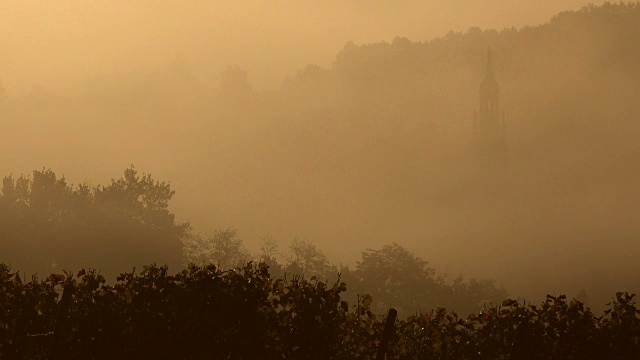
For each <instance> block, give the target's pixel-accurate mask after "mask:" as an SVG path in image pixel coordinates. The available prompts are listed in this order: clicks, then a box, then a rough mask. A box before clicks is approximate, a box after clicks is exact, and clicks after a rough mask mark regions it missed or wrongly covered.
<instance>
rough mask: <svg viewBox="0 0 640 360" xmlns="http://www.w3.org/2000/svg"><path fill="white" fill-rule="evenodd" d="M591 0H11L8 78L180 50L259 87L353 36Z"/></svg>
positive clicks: (4, 38) (115, 65) (503, 18)
mask: <svg viewBox="0 0 640 360" xmlns="http://www.w3.org/2000/svg"><path fill="white" fill-rule="evenodd" d="M601 2H602V1H596V4H597V3H601ZM587 3H589V2H588V1H587V0H553V1H550V0H544V1H535V2H533V1H527V2H518V1H510V0H488V1H479V0H452V1H429V0H427V1H419V0H404V1H390V0H372V1H364V0H349V1H320V0H302V1H301V0H296V1H290V0H289V1H285V0H273V1H246V0H240V1H215V0H211V1H207V0H182V1H173V0H163V1H158V0H137V1H130V0H127V1H123V0H111V1H106V0H96V1H79V0H65V1H49V0H3V1H2V11H0V43H1V44H2V51H0V80H1V81H3V83H4V86H5V87H6V88H7V89H8V90H9V93H10V94H11V93H20V92H25V91H29V90H30V89H31V88H32V87H33V86H35V85H39V86H40V87H42V88H43V89H45V90H49V91H53V92H69V91H72V92H73V91H75V92H77V91H81V84H82V82H83V81H85V80H87V79H89V78H91V77H94V76H98V75H109V74H112V73H125V74H126V73H130V72H136V73H139V72H152V71H156V70H161V69H163V68H164V67H165V66H166V65H167V64H168V63H169V62H171V61H172V59H175V58H176V57H179V58H180V59H183V60H184V61H185V62H187V63H188V64H189V65H191V66H192V69H193V70H194V72H195V73H196V75H197V76H198V77H199V78H201V79H203V81H205V82H209V83H211V84H215V82H216V81H217V76H218V74H219V73H220V71H221V70H223V69H224V68H225V67H226V66H227V65H229V64H236V65H240V66H241V67H243V68H245V69H246V70H247V71H248V73H249V78H250V81H251V82H252V84H253V85H254V88H256V89H257V90H270V89H276V88H278V87H279V85H280V84H281V83H282V81H283V80H284V79H285V78H286V77H287V76H292V75H293V74H295V71H296V70H297V69H300V68H303V67H304V66H305V65H307V64H310V63H314V64H318V65H321V66H330V65H331V61H332V60H333V59H334V57H335V55H336V53H337V52H338V51H339V50H340V49H341V48H342V47H343V45H344V44H345V43H346V42H347V41H354V42H355V43H357V44H362V43H369V42H378V41H391V40H392V39H393V38H394V37H396V36H403V37H407V38H409V39H410V40H413V41H421V40H429V39H431V38H433V37H437V36H441V35H444V34H446V33H447V32H448V31H450V30H454V31H464V30H466V29H468V28H469V27H471V26H479V27H481V28H497V29H502V28H504V27H511V26H516V27H521V26H525V25H536V24H539V23H543V22H546V21H548V20H549V19H550V18H551V17H552V16H553V15H555V14H557V13H558V12H560V11H564V10H576V9H579V8H580V7H582V6H584V5H586V4H587Z"/></svg>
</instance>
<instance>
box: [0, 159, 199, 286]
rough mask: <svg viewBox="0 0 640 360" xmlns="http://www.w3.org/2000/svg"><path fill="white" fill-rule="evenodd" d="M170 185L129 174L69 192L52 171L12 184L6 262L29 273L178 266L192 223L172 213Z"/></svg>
mask: <svg viewBox="0 0 640 360" xmlns="http://www.w3.org/2000/svg"><path fill="white" fill-rule="evenodd" d="M173 194H174V192H173V191H172V190H171V188H170V186H169V184H168V183H165V182H159V181H157V180H154V179H153V178H152V177H151V175H149V174H143V175H142V176H141V175H139V174H138V172H137V171H136V169H135V168H134V167H133V166H132V167H130V168H128V169H126V170H125V171H124V176H123V177H122V178H120V179H117V180H115V179H114V180H112V181H111V183H110V184H108V185H106V186H89V185H87V184H80V185H77V186H72V185H70V184H68V183H67V182H66V180H65V178H64V177H62V178H58V177H57V176H56V174H55V173H54V172H53V171H52V170H42V171H34V172H33V176H32V177H29V176H24V175H21V176H20V177H17V178H15V177H13V176H7V177H5V178H4V179H3V181H2V188H1V192H0V243H1V244H2V258H3V259H2V260H3V261H5V262H9V263H10V265H12V266H13V267H14V268H20V269H21V270H23V271H28V272H29V273H34V272H39V273H41V274H49V273H50V272H52V271H57V270H56V267H57V266H60V267H61V268H63V269H69V268H75V269H79V268H82V267H87V266H95V267H98V268H100V269H102V270H103V271H105V272H106V273H108V274H114V275H116V274H117V270H116V269H122V268H123V267H124V268H131V267H132V266H135V265H143V264H146V263H151V262H153V261H158V262H162V263H166V264H169V265H171V266H177V265H180V263H181V260H182V239H183V238H184V237H186V236H187V235H188V234H189V229H190V228H189V224H188V223H178V222H176V220H175V216H174V215H173V213H171V212H170V211H169V200H170V199H171V197H172V196H173Z"/></svg>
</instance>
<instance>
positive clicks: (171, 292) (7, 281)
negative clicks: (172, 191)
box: [0, 263, 640, 359]
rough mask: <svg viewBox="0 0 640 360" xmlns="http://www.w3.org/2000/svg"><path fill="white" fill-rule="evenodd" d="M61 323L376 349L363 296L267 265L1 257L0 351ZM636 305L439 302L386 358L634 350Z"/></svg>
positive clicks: (108, 350)
mask: <svg viewBox="0 0 640 360" xmlns="http://www.w3.org/2000/svg"><path fill="white" fill-rule="evenodd" d="M63 286H66V289H67V290H65V291H69V292H70V293H71V294H72V295H71V300H70V306H69V310H68V313H67V314H63V316H61V317H60V320H59V323H58V324H57V329H58V335H59V336H60V337H59V338H60V339H61V340H60V349H61V350H62V351H63V353H64V354H65V359H114V358H126V359H142V358H155V359H205V358H206V359H258V358H260V359H354V358H360V359H372V358H374V356H375V354H376V351H377V347H378V345H379V343H380V340H381V337H382V330H383V324H384V322H383V321H384V318H383V317H382V316H376V315H375V314H374V313H373V312H372V311H371V302H372V298H371V296H361V297H359V302H358V303H357V304H355V306H352V308H351V309H350V307H349V306H348V304H347V303H346V302H345V301H343V300H341V294H342V293H343V292H344V291H345V290H346V284H345V283H344V282H340V281H338V282H336V283H335V284H333V285H328V284H325V283H323V282H321V281H319V280H318V279H317V278H311V279H310V280H307V279H304V278H301V277H294V278H292V279H276V278H273V277H271V276H270V275H269V272H268V266H266V265H265V264H264V263H261V264H259V265H257V266H255V265H252V264H248V265H246V266H245V267H244V268H238V269H236V270H229V271H221V270H220V269H218V268H217V267H215V266H213V265H209V266H205V267H197V266H190V267H189V268H188V269H186V270H183V271H182V272H180V273H178V274H176V275H170V274H169V273H168V271H167V268H166V267H157V266H155V265H154V266H148V267H145V268H144V270H143V271H142V272H140V273H139V274H135V273H124V274H121V275H120V276H119V277H118V281H117V283H116V284H115V285H108V284H106V283H105V279H104V277H103V276H101V275H99V274H98V273H97V272H95V271H88V272H87V271H84V270H82V271H80V272H79V273H78V274H77V276H74V275H73V274H67V275H66V276H65V275H51V276H49V277H47V278H46V279H44V280H37V279H32V280H31V281H24V280H23V279H21V278H20V276H19V275H18V274H17V273H12V272H11V271H10V269H9V268H8V267H7V266H5V265H2V266H0V310H2V311H0V357H1V358H3V359H5V358H7V359H11V358H15V359H22V358H34V359H38V358H45V357H46V355H47V352H48V351H49V349H50V341H51V338H52V337H51V336H34V335H38V334H46V333H48V332H50V331H51V330H52V329H53V328H54V326H56V324H55V319H56V315H57V312H58V309H59V305H58V304H57V301H58V299H59V298H60V293H61V289H62V288H63ZM639 314H640V311H639V310H638V309H637V308H636V305H635V300H634V296H633V295H629V294H627V293H618V294H616V297H615V299H613V301H612V302H611V304H610V308H609V309H608V310H607V311H605V314H604V315H602V316H596V315H594V314H593V313H592V312H591V311H590V310H589V309H588V308H585V307H584V305H583V304H582V303H580V302H578V301H575V300H573V301H568V300H567V299H566V298H565V297H564V296H548V297H547V299H546V301H545V302H544V303H543V304H542V305H541V306H534V305H531V304H523V303H520V302H518V301H515V300H505V301H504V302H503V303H502V304H501V305H499V306H494V307H488V308H486V309H484V310H483V311H482V312H480V313H479V314H477V315H471V316H469V317H468V318H466V319H465V318H462V317H459V316H458V315H456V314H455V313H450V312H447V311H446V310H445V309H442V308H440V309H437V310H432V311H429V312H423V313H421V314H419V315H416V316H412V317H409V318H406V319H404V320H400V321H397V322H396V324H395V331H394V335H393V336H392V337H391V339H390V348H389V351H388V355H387V359H416V358H422V359H507V358H517V359H529V358H530V359H592V358H597V359H637V358H638V357H639V356H640V315H639Z"/></svg>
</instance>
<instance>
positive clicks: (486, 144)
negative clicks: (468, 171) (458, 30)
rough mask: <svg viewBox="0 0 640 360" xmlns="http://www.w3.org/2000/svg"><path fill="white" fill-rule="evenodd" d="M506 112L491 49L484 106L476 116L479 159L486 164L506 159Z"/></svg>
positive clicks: (496, 164) (482, 99)
mask: <svg viewBox="0 0 640 360" xmlns="http://www.w3.org/2000/svg"><path fill="white" fill-rule="evenodd" d="M504 118H505V117H504V112H502V113H501V112H500V87H499V86H498V82H497V81H496V79H495V77H494V76H493V64H492V62H491V49H487V70H486V72H485V74H484V79H483V80H482V83H481V84H480V109H479V111H476V112H475V113H474V116H473V147H474V152H475V155H476V162H477V163H478V165H479V166H481V167H483V168H487V167H488V168H496V167H502V166H504V165H505V163H506V155H507V140H506V132H505V119H504Z"/></svg>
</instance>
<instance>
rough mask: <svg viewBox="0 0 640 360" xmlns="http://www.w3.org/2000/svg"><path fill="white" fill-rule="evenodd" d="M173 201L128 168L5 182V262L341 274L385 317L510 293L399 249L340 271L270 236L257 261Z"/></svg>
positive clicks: (311, 248)
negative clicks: (260, 267) (98, 175)
mask: <svg viewBox="0 0 640 360" xmlns="http://www.w3.org/2000/svg"><path fill="white" fill-rule="evenodd" d="M173 195H174V192H173V190H171V187H170V185H169V184H168V183H166V182H160V181H157V180H155V179H153V178H152V177H151V175H149V174H139V173H138V171H137V170H136V169H135V168H134V167H133V166H132V167H130V168H128V169H126V170H125V171H124V174H123V176H122V177H121V178H120V179H117V180H116V179H114V180H112V181H111V183H110V184H108V185H105V186H102V185H98V186H89V185H86V184H80V185H77V186H73V185H71V184H68V183H67V182H66V180H65V179H64V177H62V178H58V177H57V176H56V175H55V173H54V172H53V171H52V170H46V169H45V170H36V171H34V172H33V175H32V176H31V177H29V176H24V175H22V176H20V177H17V178H14V177H12V176H7V177H5V178H4V180H3V187H2V192H1V193H0V221H1V222H2V223H1V224H0V239H1V241H2V244H3V253H2V259H0V261H2V262H5V263H7V264H9V265H11V266H12V267H13V268H14V269H16V270H20V271H22V272H23V274H24V273H26V274H36V275H39V276H47V275H48V274H49V273H51V272H60V271H62V270H70V269H79V268H94V269H98V270H100V271H101V273H102V274H103V275H105V276H106V277H107V278H108V279H111V278H113V277H115V275H117V274H119V273H120V272H122V271H126V270H128V269H131V268H134V267H136V266H138V267H141V266H144V265H147V264H151V263H157V264H163V265H164V264H166V265H168V266H169V268H170V269H171V270H172V271H176V272H177V271H179V270H180V269H181V268H183V267H184V266H188V265H189V264H198V265H202V266H206V265H207V264H214V265H216V266H217V267H218V268H220V269H224V270H230V269H235V268H242V267H244V266H245V265H246V264H247V263H250V262H252V261H254V262H262V263H264V264H266V265H267V266H268V267H269V271H270V272H271V274H273V275H274V276H276V277H289V278H290V277H293V276H304V277H306V278H308V279H311V278H316V279H321V280H323V281H325V282H326V281H335V280H336V279H337V278H338V277H340V278H341V279H342V280H343V281H346V282H348V283H349V284H350V290H349V291H348V292H347V295H346V296H347V298H348V299H349V300H350V302H351V303H353V302H355V301H356V299H357V296H358V294H360V295H363V294H370V295H372V296H373V298H374V299H375V301H374V305H373V309H374V310H375V311H377V313H383V312H384V311H386V309H387V308H388V307H392V306H393V307H396V308H398V309H399V310H400V311H401V314H404V315H409V314H414V313H419V312H420V311H423V310H427V309H431V308H434V307H437V306H447V307H450V308H454V309H456V310H457V311H459V312H461V313H470V312H474V311H479V310H480V309H481V308H482V307H483V306H484V305H485V304H489V303H496V302H499V301H500V300H502V299H504V298H505V297H506V296H507V293H506V290H505V289H503V288H500V287H497V286H495V284H494V283H493V281H491V280H489V279H475V278H472V279H469V280H465V279H464V278H463V277H462V276H459V277H457V278H455V279H448V278H447V277H446V276H444V275H442V274H436V270H435V269H434V268H432V267H430V266H429V263H428V262H427V261H425V260H424V259H422V258H420V257H418V256H416V255H415V254H413V253H411V252H410V251H408V250H407V249H405V248H404V247H402V246H401V245H399V244H397V243H391V244H389V245H385V246H383V247H382V248H380V249H366V250H364V251H363V252H362V257H361V259H360V260H359V261H358V262H357V264H356V266H355V267H354V268H350V267H349V266H342V265H341V266H339V267H338V266H336V265H334V264H332V263H331V262H330V260H329V259H328V257H327V256H326V255H325V254H324V253H323V252H322V251H321V250H320V249H319V248H318V247H317V246H316V245H315V244H313V243H311V242H308V241H301V240H298V239H294V241H293V242H292V243H291V245H290V246H289V254H288V255H287V256H284V259H280V260H279V259H278V258H279V257H281V256H278V255H279V254H280V249H278V244H277V242H276V241H275V240H274V239H270V238H267V239H263V241H262V243H261V251H260V254H258V255H257V256H252V255H251V254H250V253H249V251H247V250H246V248H245V247H244V246H243V243H242V240H241V239H240V238H239V237H238V233H237V231H235V230H231V229H226V230H220V231H215V232H214V233H213V234H212V235H203V234H198V233H195V232H194V231H193V229H192V228H191V227H190V225H189V223H188V222H185V223H180V222H177V221H176V220H175V215H174V214H173V213H172V212H171V211H170V210H169V201H170V200H171V198H172V196H173Z"/></svg>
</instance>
